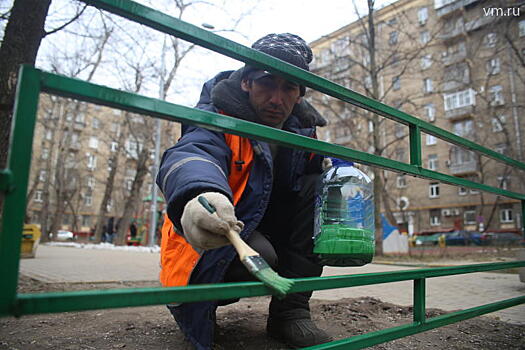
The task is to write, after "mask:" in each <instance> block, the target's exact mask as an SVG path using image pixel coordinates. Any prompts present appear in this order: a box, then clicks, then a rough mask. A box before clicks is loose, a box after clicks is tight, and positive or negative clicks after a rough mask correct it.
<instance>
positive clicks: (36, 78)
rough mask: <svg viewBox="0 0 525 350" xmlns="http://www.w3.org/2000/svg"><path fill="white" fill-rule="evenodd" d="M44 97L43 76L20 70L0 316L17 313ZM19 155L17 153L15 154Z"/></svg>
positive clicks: (0, 254) (0, 244) (0, 255)
mask: <svg viewBox="0 0 525 350" xmlns="http://www.w3.org/2000/svg"><path fill="white" fill-rule="evenodd" d="M39 94H40V73H39V71H38V70H36V69H34V68H32V67H30V66H22V67H21V68H20V74H19V80H18V86H17V93H16V96H17V98H16V100H15V107H14V113H13V119H12V122H11V130H12V132H11V139H10V142H9V155H8V161H7V166H8V169H7V171H4V172H3V174H11V176H9V177H7V176H4V178H7V179H8V180H9V182H11V183H9V184H7V187H6V190H5V192H4V193H3V195H5V200H4V209H3V213H2V223H1V225H2V226H1V227H0V276H2V288H0V315H7V314H10V313H12V312H13V310H12V307H13V306H14V302H15V300H16V288H17V284H18V268H19V264H20V245H21V241H22V230H23V226H24V217H25V213H26V196H27V186H28V182H29V170H30V166H31V152H32V147H33V134H34V131H35V123H36V116H37V110H38V96H39ZM15 153H16V154H15Z"/></svg>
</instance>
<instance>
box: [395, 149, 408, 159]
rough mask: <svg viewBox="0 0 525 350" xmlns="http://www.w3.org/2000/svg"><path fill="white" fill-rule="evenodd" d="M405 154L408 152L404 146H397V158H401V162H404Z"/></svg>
mask: <svg viewBox="0 0 525 350" xmlns="http://www.w3.org/2000/svg"><path fill="white" fill-rule="evenodd" d="M405 155H406V152H405V149H404V148H396V159H397V160H399V161H400V162H404V161H405Z"/></svg>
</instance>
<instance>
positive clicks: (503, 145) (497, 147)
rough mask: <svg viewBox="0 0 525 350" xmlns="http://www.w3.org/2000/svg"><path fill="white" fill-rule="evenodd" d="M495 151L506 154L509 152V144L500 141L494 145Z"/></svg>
mask: <svg viewBox="0 0 525 350" xmlns="http://www.w3.org/2000/svg"><path fill="white" fill-rule="evenodd" d="M494 151H496V152H498V153H500V154H506V153H507V144H506V143H498V144H497V145H495V146H494Z"/></svg>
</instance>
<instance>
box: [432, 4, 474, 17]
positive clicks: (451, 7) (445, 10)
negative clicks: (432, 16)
mask: <svg viewBox="0 0 525 350" xmlns="http://www.w3.org/2000/svg"><path fill="white" fill-rule="evenodd" d="M477 1H479V0H458V1H452V2H450V1H446V3H447V5H445V6H443V7H441V8H436V15H437V16H438V17H443V16H446V15H449V14H451V13H453V12H455V11H457V10H459V9H461V8H462V7H465V6H468V5H470V4H472V3H475V2H477Z"/></svg>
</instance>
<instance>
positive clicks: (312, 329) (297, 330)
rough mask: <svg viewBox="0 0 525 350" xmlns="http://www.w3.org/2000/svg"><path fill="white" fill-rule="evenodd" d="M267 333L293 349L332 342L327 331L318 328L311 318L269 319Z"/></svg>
mask: <svg viewBox="0 0 525 350" xmlns="http://www.w3.org/2000/svg"><path fill="white" fill-rule="evenodd" d="M266 331H267V332H268V335H269V336H271V337H272V338H275V339H277V340H280V341H282V342H284V343H285V344H286V345H288V346H290V347H291V348H304V347H307V346H313V345H319V344H323V343H327V342H329V341H332V337H330V336H329V335H328V334H327V333H326V332H325V331H323V330H322V329H319V328H317V326H316V325H315V323H314V322H313V321H312V320H311V319H310V318H298V319H291V320H290V319H284V320H282V319H277V318H272V317H269V318H268V322H267V324H266Z"/></svg>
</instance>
